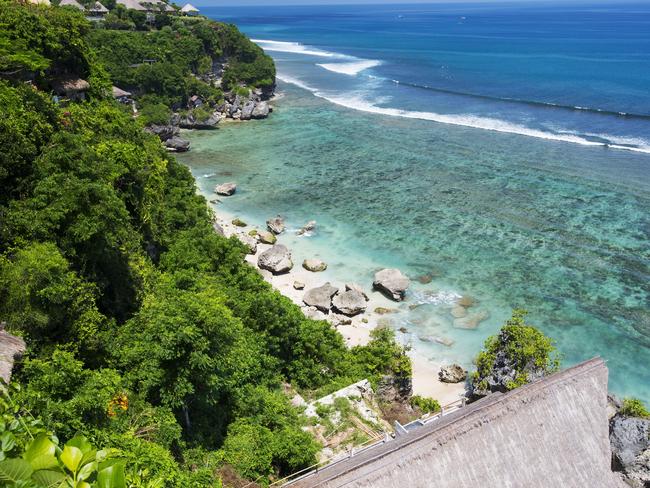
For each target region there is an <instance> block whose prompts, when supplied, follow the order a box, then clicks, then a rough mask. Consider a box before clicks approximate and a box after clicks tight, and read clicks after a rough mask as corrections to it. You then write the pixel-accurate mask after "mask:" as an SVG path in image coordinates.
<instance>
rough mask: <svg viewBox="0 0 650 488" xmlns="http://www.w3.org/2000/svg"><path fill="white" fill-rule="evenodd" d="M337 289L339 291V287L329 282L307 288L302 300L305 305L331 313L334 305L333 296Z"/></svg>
mask: <svg viewBox="0 0 650 488" xmlns="http://www.w3.org/2000/svg"><path fill="white" fill-rule="evenodd" d="M337 291H339V289H338V288H336V287H335V286H332V285H331V284H329V282H328V283H325V284H324V285H323V286H319V287H316V288H311V289H309V290H307V291H306V292H305V295H304V296H303V297H302V301H303V302H304V303H305V305H308V306H310V307H316V308H317V309H318V310H320V311H321V312H324V313H329V310H330V308H331V306H332V297H333V296H334V295H335V294H336V292H337Z"/></svg>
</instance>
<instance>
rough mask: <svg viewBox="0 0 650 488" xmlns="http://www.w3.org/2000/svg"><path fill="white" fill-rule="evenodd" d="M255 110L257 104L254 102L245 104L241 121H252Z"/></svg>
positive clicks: (250, 101)
mask: <svg viewBox="0 0 650 488" xmlns="http://www.w3.org/2000/svg"><path fill="white" fill-rule="evenodd" d="M254 110H255V102H254V101H252V100H249V101H248V102H246V103H245V104H244V106H243V107H242V109H241V116H240V119H241V120H250V119H251V118H252V116H253V111H254Z"/></svg>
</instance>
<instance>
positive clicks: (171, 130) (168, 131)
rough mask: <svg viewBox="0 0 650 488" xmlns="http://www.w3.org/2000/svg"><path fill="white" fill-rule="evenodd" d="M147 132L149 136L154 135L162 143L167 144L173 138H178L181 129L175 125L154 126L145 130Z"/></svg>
mask: <svg viewBox="0 0 650 488" xmlns="http://www.w3.org/2000/svg"><path fill="white" fill-rule="evenodd" d="M144 131H145V132H148V133H149V134H154V135H157V136H158V137H159V138H160V140H161V141H163V142H165V141H166V140H168V139H171V138H172V137H175V136H177V135H178V134H180V132H181V131H180V129H179V128H178V127H177V126H175V125H171V124H170V125H157V124H152V125H149V126H147V127H145V128H144Z"/></svg>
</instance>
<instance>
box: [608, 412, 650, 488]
mask: <svg viewBox="0 0 650 488" xmlns="http://www.w3.org/2000/svg"><path fill="white" fill-rule="evenodd" d="M609 442H610V445H611V448H612V466H613V468H614V469H615V470H616V471H621V472H622V474H623V477H624V479H625V481H626V482H627V483H628V484H629V485H630V486H632V487H634V488H646V487H648V486H650V419H643V418H636V417H626V416H624V415H620V414H618V415H616V416H614V417H613V418H612V419H611V420H610V422H609Z"/></svg>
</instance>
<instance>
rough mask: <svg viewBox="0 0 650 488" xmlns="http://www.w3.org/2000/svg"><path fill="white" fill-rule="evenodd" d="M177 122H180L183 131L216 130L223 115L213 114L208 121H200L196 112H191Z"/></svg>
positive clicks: (180, 117)
mask: <svg viewBox="0 0 650 488" xmlns="http://www.w3.org/2000/svg"><path fill="white" fill-rule="evenodd" d="M175 120H178V125H179V126H180V128H181V129H216V128H217V125H219V122H221V114H219V112H213V113H212V114H211V115H210V116H209V117H208V118H207V119H199V118H198V117H197V116H196V115H195V114H194V112H189V113H188V114H187V115H185V116H179V117H178V118H177V119H175Z"/></svg>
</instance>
